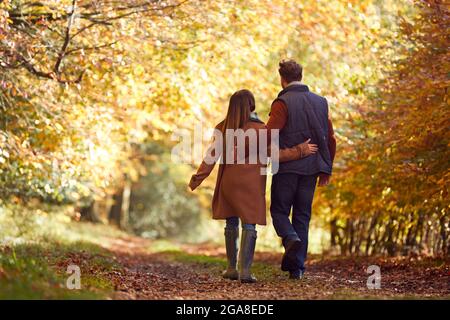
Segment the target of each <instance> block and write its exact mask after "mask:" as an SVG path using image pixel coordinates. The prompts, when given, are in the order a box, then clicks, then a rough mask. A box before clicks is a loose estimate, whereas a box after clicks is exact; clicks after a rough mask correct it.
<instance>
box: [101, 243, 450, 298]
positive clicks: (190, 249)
mask: <svg viewBox="0 0 450 320" xmlns="http://www.w3.org/2000/svg"><path fill="white" fill-rule="evenodd" d="M105 246H106V247H107V248H108V250H110V251H111V252H112V253H113V254H114V258H115V260H116V261H117V262H118V263H119V264H120V266H121V268H119V269H117V270H114V271H110V272H108V271H106V270H105V273H106V276H107V277H108V278H109V279H110V280H111V282H112V283H113V284H114V293H113V296H112V298H113V299H327V298H338V299H339V298H341V299H355V298H359V299H361V298H405V297H406V298H409V297H422V298H426V297H429V298H437V297H444V298H449V297H450V286H449V281H450V276H449V270H450V269H449V264H448V261H439V260H431V259H423V260H421V259H420V258H415V259H411V258H362V257H357V258H351V257H348V258H336V257H328V258H326V259H325V258H324V257H320V256H312V257H310V259H309V260H308V263H307V277H306V279H304V280H302V281H292V280H289V279H287V274H286V273H283V272H281V271H280V270H279V266H278V264H279V261H280V258H281V257H280V254H278V253H270V252H258V253H256V256H255V262H256V267H255V269H256V270H255V273H256V276H257V277H258V276H259V278H260V281H259V282H258V283H256V284H241V283H239V282H237V281H230V280H224V279H222V278H221V276H220V273H221V270H222V268H223V261H224V259H225V252H224V249H223V248H220V247H215V246H211V245H183V246H182V252H181V254H182V255H183V257H184V258H183V259H181V260H180V259H177V254H176V253H174V252H157V253H152V252H151V251H150V250H149V248H151V242H150V241H148V240H145V239H141V238H136V237H129V238H124V239H114V240H111V241H110V242H109V243H107V244H105ZM191 257H192V258H191ZM196 257H209V258H212V260H211V261H210V260H208V261H207V262H204V261H202V259H198V261H196ZM214 259H215V260H214ZM215 261H217V263H215ZM372 264H377V265H379V266H380V267H381V273H382V280H381V289H380V290H369V289H368V288H367V285H366V282H367V277H368V276H369V275H368V274H367V273H366V270H367V267H368V266H369V265H372Z"/></svg>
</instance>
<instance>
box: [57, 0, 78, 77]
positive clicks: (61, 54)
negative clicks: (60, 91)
mask: <svg viewBox="0 0 450 320" xmlns="http://www.w3.org/2000/svg"><path fill="white" fill-rule="evenodd" d="M76 5H77V1H76V0H72V9H71V10H72V11H71V13H70V15H69V21H68V22H67V28H66V34H65V37H64V42H63V45H62V47H61V50H60V51H59V54H58V59H56V63H55V67H54V68H53V70H54V72H55V73H56V74H57V75H59V74H60V71H59V67H60V65H61V62H62V60H63V59H64V56H65V54H66V50H67V47H68V46H69V43H70V30H71V28H72V24H73V21H74V18H75V11H76Z"/></svg>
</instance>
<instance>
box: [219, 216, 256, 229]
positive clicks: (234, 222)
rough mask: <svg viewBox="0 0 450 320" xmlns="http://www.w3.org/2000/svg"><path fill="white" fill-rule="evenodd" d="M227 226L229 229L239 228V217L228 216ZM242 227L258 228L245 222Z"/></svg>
mask: <svg viewBox="0 0 450 320" xmlns="http://www.w3.org/2000/svg"><path fill="white" fill-rule="evenodd" d="M225 228H229V229H237V228H239V218H238V217H231V218H227V224H226V227H225ZM242 229H246V230H256V225H254V224H248V223H243V224H242Z"/></svg>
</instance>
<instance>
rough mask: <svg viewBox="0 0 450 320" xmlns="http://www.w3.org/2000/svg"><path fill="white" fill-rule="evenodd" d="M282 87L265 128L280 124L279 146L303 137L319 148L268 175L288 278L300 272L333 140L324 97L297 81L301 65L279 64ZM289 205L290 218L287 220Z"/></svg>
mask: <svg viewBox="0 0 450 320" xmlns="http://www.w3.org/2000/svg"><path fill="white" fill-rule="evenodd" d="M278 71H279V74H280V78H281V86H282V88H283V90H282V91H281V92H280V93H279V94H278V98H277V99H275V101H274V102H273V103H272V107H271V112H270V118H269V121H268V123H267V127H268V129H279V130H280V132H279V142H280V148H288V147H292V146H294V145H297V144H299V143H302V142H303V141H306V140H307V139H311V143H314V144H317V145H318V147H319V152H317V153H316V154H314V155H310V156H308V157H306V158H302V159H299V160H294V161H289V162H285V163H280V164H279V169H278V172H277V173H276V174H275V175H274V176H273V179H272V190H271V206H270V213H271V215H272V221H273V225H274V227H275V230H276V232H277V234H278V236H280V237H281V238H282V241H283V246H284V248H285V253H284V255H283V259H282V262H281V269H282V270H283V271H288V272H289V274H290V275H289V277H290V278H291V279H301V278H302V277H303V274H304V272H305V260H306V254H307V250H308V229H309V221H310V218H311V206H312V201H313V197H314V191H315V187H316V184H317V179H319V186H325V185H328V183H329V180H330V175H331V170H332V166H333V160H334V156H335V152H336V139H335V137H334V131H333V126H332V123H331V121H330V119H329V116H328V103H327V100H326V99H325V98H323V97H321V96H318V95H316V94H314V93H312V92H310V91H309V88H308V87H307V86H306V85H304V84H302V83H301V82H300V81H301V80H302V73H303V70H302V67H301V66H300V65H299V64H298V63H297V62H295V61H293V60H288V61H282V62H280V64H279V70H278ZM291 208H292V222H291V221H290V220H289V216H290V212H291Z"/></svg>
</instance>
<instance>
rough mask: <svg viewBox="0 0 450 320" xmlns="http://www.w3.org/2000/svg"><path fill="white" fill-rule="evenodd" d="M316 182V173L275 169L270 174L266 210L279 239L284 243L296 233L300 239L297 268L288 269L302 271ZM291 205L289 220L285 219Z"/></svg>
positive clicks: (296, 271) (287, 216) (295, 271)
mask: <svg viewBox="0 0 450 320" xmlns="http://www.w3.org/2000/svg"><path fill="white" fill-rule="evenodd" d="M316 183H317V175H312V176H304V175H299V174H296V173H279V174H276V175H274V176H273V178H272V190H271V205H270V213H271V215H272V221H273V226H274V227H275V231H276V232H277V234H278V236H280V237H281V238H282V239H283V245H284V246H285V247H286V243H287V241H288V240H290V239H292V238H296V237H299V238H300V240H301V245H300V251H299V253H298V255H297V261H298V266H299V269H300V270H291V272H292V273H298V271H302V272H304V271H305V260H306V254H307V251H308V230H309V221H310V219H311V206H312V201H313V197H314V191H315V189H316ZM291 208H293V210H292V222H291V221H290V220H289V215H290V212H291Z"/></svg>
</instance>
